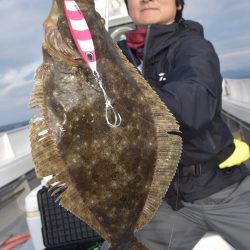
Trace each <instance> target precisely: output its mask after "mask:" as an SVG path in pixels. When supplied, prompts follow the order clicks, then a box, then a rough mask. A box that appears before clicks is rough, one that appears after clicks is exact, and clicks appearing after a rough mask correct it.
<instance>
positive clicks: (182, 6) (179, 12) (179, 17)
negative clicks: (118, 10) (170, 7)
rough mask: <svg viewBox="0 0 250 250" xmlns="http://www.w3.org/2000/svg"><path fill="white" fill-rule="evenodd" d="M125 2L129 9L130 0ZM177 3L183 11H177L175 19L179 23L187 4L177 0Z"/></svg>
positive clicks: (182, 0)
mask: <svg viewBox="0 0 250 250" xmlns="http://www.w3.org/2000/svg"><path fill="white" fill-rule="evenodd" d="M124 2H125V4H126V6H127V9H128V0H124ZM175 2H176V6H181V9H180V10H177V12H176V17H175V21H176V22H179V21H180V20H181V19H182V11H183V8H184V4H185V3H184V0H175Z"/></svg>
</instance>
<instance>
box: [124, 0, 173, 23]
mask: <svg viewBox="0 0 250 250" xmlns="http://www.w3.org/2000/svg"><path fill="white" fill-rule="evenodd" d="M128 9H129V15H130V17H131V18H132V20H133V21H134V23H135V24H136V25H137V26H139V27H144V26H146V25H149V24H167V23H169V22H171V21H174V19H175V16H176V11H177V7H176V2H175V0H128Z"/></svg>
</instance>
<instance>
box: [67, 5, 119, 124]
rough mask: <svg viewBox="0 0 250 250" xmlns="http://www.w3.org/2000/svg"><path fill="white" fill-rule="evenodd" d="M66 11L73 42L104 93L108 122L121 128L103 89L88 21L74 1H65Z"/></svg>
mask: <svg viewBox="0 0 250 250" xmlns="http://www.w3.org/2000/svg"><path fill="white" fill-rule="evenodd" d="M64 9H65V14H66V17H67V21H68V24H69V27H70V31H71V35H72V37H73V40H74V42H75V44H76V46H77V48H78V50H79V52H80V54H81V56H82V57H83V59H84V61H85V62H86V63H87V65H88V66H89V68H90V69H91V71H92V73H93V75H94V78H95V80H96V81H97V83H98V84H99V87H100V88H101V90H102V92H103V95H104V99H105V116H106V122H107V124H108V126H109V127H111V128H116V127H119V126H120V125H121V122H122V118H121V116H120V114H119V113H118V112H116V111H115V109H114V107H113V106H112V104H111V100H110V99H109V98H108V95H107V93H106V91H105V89H104V87H103V82H102V79H101V77H100V74H99V73H98V71H97V65H96V53H95V48H94V43H93V40H92V36H91V33H90V30H89V27H88V24H87V22H86V19H85V18H84V15H83V13H82V11H81V10H80V8H79V6H78V5H77V3H76V2H75V1H74V0H64ZM112 118H114V121H113V122H112V121H110V119H112Z"/></svg>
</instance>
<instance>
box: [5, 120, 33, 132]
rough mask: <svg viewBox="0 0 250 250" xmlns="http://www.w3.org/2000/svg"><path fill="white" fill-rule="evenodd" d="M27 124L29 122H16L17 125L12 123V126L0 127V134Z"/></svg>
mask: <svg viewBox="0 0 250 250" xmlns="http://www.w3.org/2000/svg"><path fill="white" fill-rule="evenodd" d="M28 124H29V120H27V121H22V122H17V123H12V124H8V125H3V126H0V133H3V132H6V131H9V130H12V129H16V128H20V127H24V126H26V125H28Z"/></svg>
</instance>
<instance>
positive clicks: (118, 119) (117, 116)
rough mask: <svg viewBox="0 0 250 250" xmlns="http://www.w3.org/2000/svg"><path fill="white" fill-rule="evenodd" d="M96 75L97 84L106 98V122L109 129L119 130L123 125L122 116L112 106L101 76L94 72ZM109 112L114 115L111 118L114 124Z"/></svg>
mask: <svg viewBox="0 0 250 250" xmlns="http://www.w3.org/2000/svg"><path fill="white" fill-rule="evenodd" d="M93 74H94V77H95V80H96V81H97V83H98V84H99V86H100V88H101V90H102V92H103V96H104V99H105V117H106V122H107V124H108V126H109V127H111V128H117V127H119V126H120V125H121V122H122V118H121V116H120V114H119V113H118V112H116V111H115V108H114V107H113V106H112V104H111V101H110V99H109V98H108V95H107V93H106V91H105V89H104V87H103V84H102V79H101V77H100V75H99V73H98V72H97V71H94V72H93ZM109 111H111V112H112V113H113V115H112V114H111V117H114V119H115V120H114V123H112V122H111V121H110V120H109V114H108V113H109Z"/></svg>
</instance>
